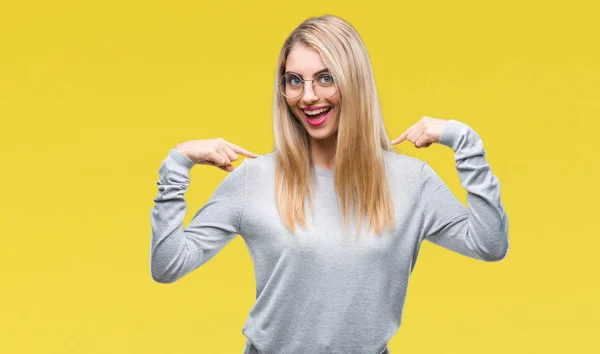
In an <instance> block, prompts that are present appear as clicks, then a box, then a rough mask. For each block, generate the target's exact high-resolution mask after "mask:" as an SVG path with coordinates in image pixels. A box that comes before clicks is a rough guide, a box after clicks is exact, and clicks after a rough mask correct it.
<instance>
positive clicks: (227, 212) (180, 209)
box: [150, 149, 246, 283]
mask: <svg viewBox="0 0 600 354" xmlns="http://www.w3.org/2000/svg"><path fill="white" fill-rule="evenodd" d="M244 162H245V160H244V161H242V163H241V164H240V165H239V166H238V167H237V168H236V169H234V170H233V171H232V172H230V173H229V174H228V175H227V176H226V177H225V178H224V179H223V181H222V182H221V184H219V186H218V187H217V188H216V190H215V192H214V193H213V195H212V196H211V197H210V199H209V201H208V203H206V204H205V205H204V206H203V207H202V208H200V210H198V212H197V213H196V215H194V217H193V219H192V220H191V222H190V224H189V225H188V227H187V228H185V229H184V228H183V220H184V217H185V215H186V211H187V205H186V201H185V198H184V194H185V192H186V191H187V187H188V185H189V181H190V169H191V168H192V167H193V166H194V162H193V161H192V160H190V159H189V158H188V157H187V156H186V155H185V154H183V153H181V152H179V151H177V150H175V149H171V151H170V152H169V155H168V156H167V158H166V159H165V160H164V161H163V162H162V164H161V166H160V168H159V175H160V178H159V181H158V182H157V184H158V186H159V188H158V196H157V197H156V198H155V199H154V203H155V204H154V207H153V208H152V210H151V212H150V220H151V223H152V240H151V245H150V273H151V275H152V279H154V280H155V281H156V282H159V283H172V282H174V281H176V280H178V279H180V278H181V277H183V276H184V275H186V274H187V273H189V272H191V271H192V270H194V269H196V268H198V267H200V266H201V265H203V264H204V263H206V262H208V261H209V260H210V259H211V258H212V257H214V256H215V255H216V254H217V253H218V252H219V251H220V250H221V249H222V248H223V247H225V245H226V244H227V243H229V241H231V240H232V239H233V238H234V237H236V236H237V235H238V234H239V232H240V227H239V225H240V218H241V215H242V211H243V205H244V201H245V188H246V165H245V163H244Z"/></svg>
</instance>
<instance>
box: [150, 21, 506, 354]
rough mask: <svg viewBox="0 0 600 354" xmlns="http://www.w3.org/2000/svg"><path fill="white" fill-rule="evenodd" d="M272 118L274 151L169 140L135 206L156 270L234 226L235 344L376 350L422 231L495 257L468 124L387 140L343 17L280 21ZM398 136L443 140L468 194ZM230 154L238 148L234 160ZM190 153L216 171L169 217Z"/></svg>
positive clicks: (495, 188)
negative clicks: (151, 183) (251, 297)
mask: <svg viewBox="0 0 600 354" xmlns="http://www.w3.org/2000/svg"><path fill="white" fill-rule="evenodd" d="M273 123H274V125H273V127H274V132H275V147H274V151H272V152H269V153H266V154H262V155H258V154H255V153H252V152H250V151H248V150H245V149H243V148H241V147H239V146H237V145H235V144H233V143H231V142H229V141H227V140H225V139H222V138H217V139H204V140H192V141H187V142H183V143H180V144H178V145H176V146H175V147H174V148H173V149H171V151H170V152H169V154H168V156H167V157H166V159H165V160H164V161H163V163H162V164H161V166H160V169H159V175H160V179H159V181H158V186H159V188H158V196H157V197H156V198H155V199H154V201H155V206H154V207H153V209H152V211H151V222H152V242H151V253H150V257H151V258H150V270H151V274H152V278H153V279H154V280H155V281H157V282H160V283H171V282H174V281H176V280H178V279H180V278H181V277H183V276H185V275H186V274H188V273H189V272H191V271H192V270H194V269H196V268H198V267H200V266H201V265H203V264H204V263H206V262H208V261H209V260H210V259H211V258H212V257H214V256H215V255H216V254H217V253H218V252H219V251H220V250H221V249H222V248H223V247H225V245H226V244H227V243H228V242H230V241H231V240H232V239H233V238H235V237H236V236H237V235H241V237H242V238H243V239H244V241H245V242H246V244H247V246H248V249H249V252H250V255H251V257H252V260H253V262H254V267H255V268H254V269H255V275H256V302H255V304H254V306H253V307H252V309H251V310H250V312H249V314H248V318H247V321H246V323H245V325H244V327H243V329H242V333H243V334H244V336H245V337H246V338H247V342H246V347H245V349H244V353H245V354H251V353H260V354H291V353H294V354H299V353H302V354H304V353H306V354H308V353H310V354H315V353H344V354H349V353H356V354H381V353H389V352H390V351H389V348H388V346H387V344H388V342H389V340H390V339H391V337H392V336H393V335H394V334H395V333H396V331H397V330H398V328H399V327H400V324H401V321H402V313H403V307H404V301H405V297H406V293H407V285H408V280H409V276H410V274H411V273H412V271H413V269H414V267H415V263H416V260H417V256H418V254H419V248H420V246H421V243H422V241H423V240H428V241H430V242H433V243H435V244H437V245H440V246H442V247H445V248H447V249H449V250H452V251H454V252H457V253H459V254H462V255H464V256H467V257H472V258H475V259H478V260H482V261H487V262H491V261H499V260H502V259H504V258H505V257H506V254H507V252H508V248H509V241H508V219H507V215H506V213H505V210H504V207H503V205H502V202H501V198H500V184H499V181H498V179H497V178H496V176H494V174H492V171H491V168H490V165H489V164H488V162H487V161H486V159H485V157H484V155H485V151H484V149H483V144H482V141H481V138H480V137H479V135H478V134H477V133H476V132H475V131H474V130H473V129H472V128H471V127H469V126H468V125H466V124H464V123H462V122H459V121H456V120H443V119H436V118H430V117H423V118H422V119H420V120H419V121H417V122H416V123H415V124H414V125H413V126H411V127H410V128H408V129H407V130H406V131H405V132H403V133H402V134H401V135H400V136H399V137H398V138H396V139H394V140H392V141H391V142H390V141H389V140H388V135H387V133H386V131H385V128H384V123H383V120H382V117H381V113H380V107H379V100H378V96H377V90H376V87H375V80H374V78H373V72H372V69H371V64H370V61H369V57H368V54H367V51H366V49H365V46H364V45H363V42H362V40H361V38H360V36H359V35H358V33H357V32H356V30H355V29H354V28H353V27H352V26H351V25H350V24H349V23H347V22H346V21H344V20H342V19H340V18H338V17H335V16H321V17H316V18H310V19H308V20H306V21H305V22H303V23H302V24H300V25H299V26H298V27H297V28H296V29H295V30H294V31H293V32H292V33H291V34H290V35H289V37H288V38H287V40H286V41H285V43H284V45H283V48H282V49H281V53H280V56H279V62H278V63H277V68H276V75H275V85H274V106H273ZM405 140H407V141H410V142H412V143H414V144H415V146H416V147H417V148H421V147H428V146H430V145H431V144H433V143H440V144H442V145H445V146H448V147H450V148H452V149H453V150H454V152H455V154H454V157H455V161H456V169H457V172H458V174H459V177H460V180H461V182H462V186H463V187H464V188H465V190H466V191H467V201H468V208H467V207H466V206H465V205H464V204H462V203H461V202H460V201H459V200H458V199H456V197H455V196H454V195H453V194H452V192H451V191H450V190H449V189H448V187H447V186H446V184H445V183H444V182H443V181H442V180H441V179H440V177H439V176H438V174H437V173H436V172H435V171H434V170H433V169H432V168H431V167H430V166H429V165H428V164H427V163H426V162H425V161H422V160H419V159H417V158H414V157H409V156H406V155H402V154H398V153H396V152H395V151H394V150H393V144H399V143H401V142H402V141H405ZM239 155H243V156H246V157H249V159H245V160H244V161H242V162H241V164H240V165H239V166H238V167H237V168H235V169H234V168H233V166H232V165H231V161H235V160H237V159H238V157H239ZM195 164H205V165H213V166H216V167H219V168H221V169H223V170H225V171H227V172H229V174H228V175H227V176H226V177H225V178H224V180H223V181H222V182H221V184H220V185H219V186H218V187H217V188H216V190H215V192H214V194H213V195H212V197H211V198H210V200H209V201H208V203H207V204H206V205H204V206H203V207H202V208H201V209H200V210H198V212H197V213H196V215H195V216H194V217H193V219H192V221H191V222H190V224H189V225H188V226H187V227H186V228H184V227H183V220H184V217H185V214H186V201H185V198H184V194H185V192H186V190H187V187H188V185H189V182H190V178H189V176H190V174H189V171H190V169H191V168H192V167H193V166H194V165H195ZM200 352H205V351H202V350H200Z"/></svg>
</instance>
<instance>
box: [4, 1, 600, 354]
mask: <svg viewBox="0 0 600 354" xmlns="http://www.w3.org/2000/svg"><path fill="white" fill-rule="evenodd" d="M598 4H599V3H598V2H597V1H593V0H589V1H580V0H574V1H569V2H552V1H550V2H549V1H515V0H509V1H503V2H483V1H441V0H439V1H427V2H417V1H366V2H349V1H347V0H339V1H326V2H325V1H312V0H307V1H287V2H275V1H218V0H210V1H206V0H203V1H179V0H175V1H122V0H120V1H115V0H105V1H68V0H65V1H18V2H17V1H12V2H9V1H3V2H2V3H1V4H0V121H1V125H0V158H1V162H2V166H1V167H0V171H1V173H0V187H1V190H2V192H1V193H0V198H1V202H0V227H1V229H0V234H1V239H0V240H1V242H2V245H1V246H0V278H1V279H2V285H1V291H0V314H1V315H0V317H1V318H2V320H1V321H0V326H1V327H0V333H1V334H0V352H1V353H7V354H21V353H44V354H51V353H94V354H96V353H98V354H99V353H114V354H116V353H144V354H151V353H156V354H159V353H169V354H192V353H194V354H195V353H241V352H242V351H243V348H244V344H245V338H244V337H243V335H242V333H241V329H242V326H243V324H244V321H245V319H246V316H247V314H248V312H249V310H250V308H251V306H252V304H253V303H254V299H255V298H254V297H255V290H256V289H255V282H254V269H253V266H252V262H251V259H250V256H249V254H248V251H247V248H246V245H245V243H244V241H243V239H242V238H241V237H239V236H238V237H237V238H236V239H235V240H233V241H232V242H231V243H230V244H228V245H227V246H226V247H225V248H224V249H223V250H222V251H221V252H220V253H219V254H218V255H217V256H215V258H214V259H212V260H211V261H210V262H209V263H207V264H205V265H204V266H202V267H201V268H199V269H197V270H195V271H194V272H192V273H190V274H189V275H187V276H186V277H184V278H182V279H181V280H179V281H178V282H176V283H173V284H159V283H156V282H154V281H153V280H152V279H151V276H150V270H149V246H150V236H151V228H150V210H151V208H152V206H153V199H154V198H155V197H156V195H157V185H156V182H157V180H158V168H159V166H160V163H161V162H162V160H163V159H164V158H165V157H166V156H167V154H168V152H169V150H170V149H171V148H172V147H174V146H175V145H176V144H177V143H179V142H182V141H186V140H191V139H207V138H216V137H223V138H224V139H226V140H229V141H231V142H234V143H236V144H238V145H240V146H242V147H244V148H246V149H248V150H250V151H253V152H256V153H259V154H264V153H267V152H270V151H272V149H273V131H272V116H271V114H272V113H271V107H272V99H273V82H274V70H275V65H276V61H277V57H278V54H279V50H280V48H281V45H282V44H283V41H284V40H285V38H286V37H287V35H288V34H289V33H290V32H291V31H292V30H293V29H294V28H295V27H296V26H297V25H298V24H300V22H302V21H303V20H304V19H306V18H308V17H310V16H315V15H323V14H328V13H330V14H335V15H338V16H341V17H342V18H344V19H346V20H347V21H349V22H350V23H351V24H352V25H354V26H355V27H356V29H357V30H358V31H359V33H360V35H361V36H362V38H363V40H364V42H365V44H366V46H367V49H368V51H369V54H370V57H371V60H372V65H373V68H374V72H375V78H376V82H377V88H378V92H379V94H380V98H381V105H382V110H383V116H384V120H385V124H386V127H387V129H388V133H389V135H390V140H391V139H393V138H395V137H397V136H399V135H400V134H401V133H402V132H403V131H404V130H405V129H407V128H408V127H410V126H411V125H412V124H414V123H415V122H416V121H417V120H419V119H420V118H421V117H422V116H430V117H435V118H442V119H456V120H459V121H462V122H464V123H466V124H468V125H470V126H471V127H472V128H474V129H475V130H476V131H477V132H478V133H479V134H480V136H481V137H482V139H483V142H484V148H485V149H486V152H487V155H486V157H487V159H488V161H489V162H490V164H491V166H492V171H493V172H494V173H495V174H496V176H498V178H499V180H500V183H501V190H502V201H503V203H504V206H505V208H506V211H507V213H508V216H509V238H510V242H511V248H510V251H509V254H508V256H507V258H506V259H505V260H503V261H501V262H498V263H484V262H481V261H477V260H474V259H469V258H466V257H464V256H461V255H458V254H455V253H452V252H451V251H448V250H445V249H443V248H441V247H439V246H436V245H434V244H431V243H428V242H426V243H425V244H424V245H423V247H422V249H421V253H420V257H419V260H418V262H417V266H416V268H415V271H414V272H413V274H412V278H411V281H410V283H409V290H408V295H407V301H406V306H405V312H404V317H403V323H402V326H401V328H400V330H399V331H398V333H397V334H396V335H395V336H394V337H393V338H392V340H391V341H390V343H389V347H390V350H391V352H392V353H398V354H399V353H413V354H414V353H444V354H448V353H457V354H458V353H460V354H467V353H481V352H485V353H489V354H491V353H508V352H510V353H597V352H599V351H600V348H599V346H598V342H597V341H596V340H594V339H593V337H594V335H595V334H598V332H600V326H599V324H598V317H599V314H600V309H599V306H598V301H597V300H598V298H600V291H599V289H600V285H599V284H600V283H599V282H598V275H597V274H598V273H597V272H598V269H599V263H598V258H597V255H598V247H599V246H600V239H599V237H598V236H599V232H598V229H599V228H598V227H599V226H600V225H599V222H598V219H599V217H598V215H597V213H598V206H597V205H598V198H599V191H598V187H597V186H598V184H597V183H598V182H597V181H598V180H599V173H598V171H599V169H598V162H599V160H598V157H597V152H598V150H599V148H600V144H599V142H598V128H599V127H600V125H599V123H598V108H599V97H600V95H599V89H598V85H599V82H600V69H599V64H598V63H600V52H599V47H598V45H597V44H596V42H597V39H598V38H597V36H598V33H600V25H599V23H600V21H598V18H599V17H600V5H598ZM396 149H397V151H398V152H399V153H404V154H407V155H410V156H415V157H418V158H420V159H423V160H425V161H428V162H429V163H430V164H431V165H432V166H433V167H434V169H435V170H436V171H437V172H438V173H439V174H440V176H442V178H443V179H444V181H445V182H446V183H447V184H448V186H449V187H450V188H451V189H452V191H453V192H454V193H455V195H456V196H457V197H458V198H459V199H460V200H461V201H463V202H466V198H465V196H466V193H465V191H464V190H463V189H462V187H461V185H460V181H459V179H458V175H457V173H456V170H455V166H454V160H453V153H452V151H451V149H450V148H448V147H446V146H442V145H439V144H434V145H432V146H431V147H429V148H427V149H416V148H415V147H414V145H412V144H411V143H410V142H404V143H402V144H400V145H398V146H396ZM240 162H241V159H240V160H238V161H237V162H235V163H234V165H235V166H237V165H238V164H239V163H240ZM225 175H226V172H225V171H222V170H220V169H217V168H215V167H211V166H195V167H194V168H193V169H192V171H191V185H190V188H189V191H188V192H187V194H186V199H187V201H188V215H187V217H186V222H185V224H186V225H187V223H188V222H189V220H190V219H191V217H192V216H193V214H194V213H195V212H196V211H197V210H198V209H199V208H200V207H201V206H202V205H203V204H204V203H206V201H207V200H208V198H209V197H210V195H211V194H212V192H213V191H214V189H215V188H216V186H217V185H218V184H219V182H220V181H221V180H222V179H223V178H224V177H225Z"/></svg>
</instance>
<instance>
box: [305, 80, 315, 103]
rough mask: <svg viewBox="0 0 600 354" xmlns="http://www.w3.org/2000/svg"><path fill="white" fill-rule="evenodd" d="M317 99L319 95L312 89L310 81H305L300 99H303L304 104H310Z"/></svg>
mask: <svg viewBox="0 0 600 354" xmlns="http://www.w3.org/2000/svg"><path fill="white" fill-rule="evenodd" d="M318 100H319V97H318V96H317V95H316V94H315V91H314V90H313V85H312V81H305V82H304V92H303V93H302V101H304V103H305V104H306V105H310V104H311V103H314V102H315V101H318Z"/></svg>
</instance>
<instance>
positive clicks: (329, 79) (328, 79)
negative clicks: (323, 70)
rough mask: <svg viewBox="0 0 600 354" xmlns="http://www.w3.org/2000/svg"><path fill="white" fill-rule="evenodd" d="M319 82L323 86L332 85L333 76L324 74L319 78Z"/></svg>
mask: <svg viewBox="0 0 600 354" xmlns="http://www.w3.org/2000/svg"><path fill="white" fill-rule="evenodd" d="M319 82H320V83H323V84H332V83H333V76H331V75H330V74H322V75H320V76H319Z"/></svg>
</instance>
